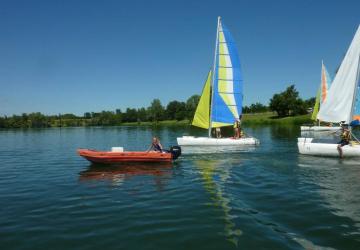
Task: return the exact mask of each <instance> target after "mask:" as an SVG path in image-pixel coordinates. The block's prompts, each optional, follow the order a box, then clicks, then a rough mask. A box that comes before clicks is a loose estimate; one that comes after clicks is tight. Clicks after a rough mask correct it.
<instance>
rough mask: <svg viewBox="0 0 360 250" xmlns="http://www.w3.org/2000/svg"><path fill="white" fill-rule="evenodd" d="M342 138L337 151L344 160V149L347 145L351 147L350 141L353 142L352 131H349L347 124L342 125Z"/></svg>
mask: <svg viewBox="0 0 360 250" xmlns="http://www.w3.org/2000/svg"><path fill="white" fill-rule="evenodd" d="M340 137H341V140H340V142H339V143H338V146H337V150H338V151H339V155H340V158H342V157H343V151H342V147H343V146H345V145H349V143H350V140H351V133H350V130H349V127H348V125H347V124H344V123H343V124H342V125H341V135H340Z"/></svg>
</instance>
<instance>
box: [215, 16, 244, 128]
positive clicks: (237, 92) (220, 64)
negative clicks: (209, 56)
mask: <svg viewBox="0 0 360 250" xmlns="http://www.w3.org/2000/svg"><path fill="white" fill-rule="evenodd" d="M217 32H218V33H217V37H218V39H217V42H216V50H215V62H214V75H213V84H212V86H213V93H212V95H213V96H212V104H211V106H212V110H211V127H213V128H214V127H222V126H229V125H232V124H233V123H234V122H235V120H236V119H237V118H239V116H240V115H241V113H242V100H243V94H242V93H243V79H242V73H241V69H240V60H239V56H238V51H237V49H236V46H235V43H234V39H233V38H232V36H231V34H230V32H229V30H228V29H227V28H226V27H225V25H224V24H222V23H221V21H220V18H219V22H218V30H217Z"/></svg>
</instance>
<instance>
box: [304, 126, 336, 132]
mask: <svg viewBox="0 0 360 250" xmlns="http://www.w3.org/2000/svg"><path fill="white" fill-rule="evenodd" d="M340 129H341V127H327V126H301V127H300V130H301V131H338V130H340Z"/></svg>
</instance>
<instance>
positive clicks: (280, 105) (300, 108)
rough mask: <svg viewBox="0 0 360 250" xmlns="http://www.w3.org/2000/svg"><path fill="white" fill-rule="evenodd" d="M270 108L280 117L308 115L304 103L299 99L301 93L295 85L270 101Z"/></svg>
mask: <svg viewBox="0 0 360 250" xmlns="http://www.w3.org/2000/svg"><path fill="white" fill-rule="evenodd" d="M269 108H270V109H271V110H272V111H275V112H276V113H277V114H278V116H280V117H283V116H288V115H298V114H304V113H306V107H305V108H304V102H303V101H302V100H301V99H300V98H299V92H298V91H297V90H296V89H295V86H294V85H291V86H289V87H288V88H286V90H285V91H284V92H281V93H279V94H275V95H274V96H273V97H272V98H271V99H270V105H269Z"/></svg>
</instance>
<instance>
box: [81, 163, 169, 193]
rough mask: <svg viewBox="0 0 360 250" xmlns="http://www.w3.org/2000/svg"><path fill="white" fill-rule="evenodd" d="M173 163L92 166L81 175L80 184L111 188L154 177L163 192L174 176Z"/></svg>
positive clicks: (158, 187)
mask: <svg viewBox="0 0 360 250" xmlns="http://www.w3.org/2000/svg"><path fill="white" fill-rule="evenodd" d="M172 170H173V167H172V164H171V163H161V164H149V163H147V164H145V163H131V164H119V165H116V166H114V165H111V166H107V165H100V164H91V165H90V166H89V168H88V169H87V170H84V171H82V172H80V173H79V181H80V182H92V181H93V182H98V181H101V182H109V183H110V184H111V186H120V185H122V184H124V183H125V182H126V181H129V180H130V179H132V178H133V177H136V176H138V177H139V176H152V177H153V179H154V183H155V185H156V187H157V189H158V190H163V188H164V186H165V185H166V183H167V180H168V179H169V177H171V176H172V172H173V171H172Z"/></svg>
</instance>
